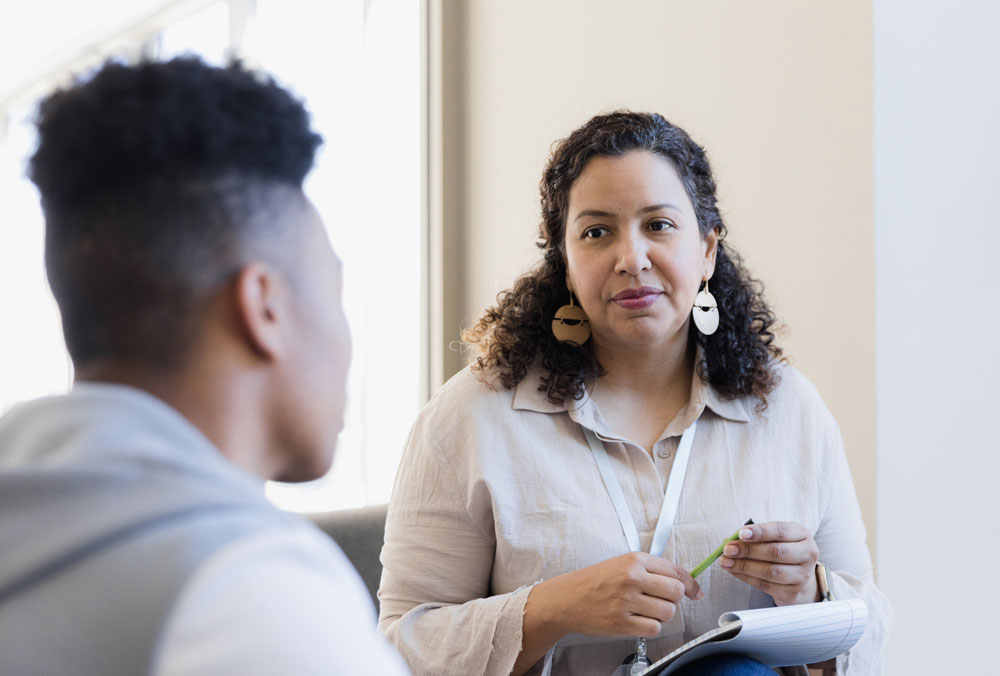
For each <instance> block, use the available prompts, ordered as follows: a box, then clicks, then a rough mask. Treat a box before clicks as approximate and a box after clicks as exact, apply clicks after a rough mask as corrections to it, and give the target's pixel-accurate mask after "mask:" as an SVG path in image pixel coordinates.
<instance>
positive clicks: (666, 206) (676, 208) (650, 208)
mask: <svg viewBox="0 0 1000 676" xmlns="http://www.w3.org/2000/svg"><path fill="white" fill-rule="evenodd" d="M663 209H673V210H674V211H681V208H680V207H679V206H677V205H676V204H671V203H670V202H664V203H663V204H650V205H649V206H648V207H643V208H642V209H639V213H640V214H648V213H649V212H651V211H661V210H663Z"/></svg>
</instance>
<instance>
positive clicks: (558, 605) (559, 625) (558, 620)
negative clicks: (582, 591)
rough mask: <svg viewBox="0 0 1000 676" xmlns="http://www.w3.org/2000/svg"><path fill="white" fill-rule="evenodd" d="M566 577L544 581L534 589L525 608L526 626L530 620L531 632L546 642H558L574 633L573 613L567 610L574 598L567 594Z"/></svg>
mask: <svg viewBox="0 0 1000 676" xmlns="http://www.w3.org/2000/svg"><path fill="white" fill-rule="evenodd" d="M563 577H565V575H559V576H557V577H553V578H549V579H548V580H543V581H542V582H539V583H537V584H536V585H535V586H534V587H532V589H531V592H530V593H529V594H528V600H527V602H526V603H525V607H524V618H525V624H526V625H527V624H528V623H529V620H530V625H531V627H530V628H531V630H532V631H534V632H536V633H537V634H538V636H539V638H542V639H543V640H544V642H546V643H548V642H549V641H551V643H552V645H555V643H556V641H558V640H559V639H560V638H562V637H563V636H565V635H566V634H569V633H570V632H572V631H573V627H572V617H573V613H572V612H571V611H570V609H569V608H567V605H568V602H569V601H570V599H572V598H573V596H572V595H571V594H567V593H565V591H564V590H563V589H562V588H563V586H564V585H563V584H562V582H563V580H562V579H561V578H563Z"/></svg>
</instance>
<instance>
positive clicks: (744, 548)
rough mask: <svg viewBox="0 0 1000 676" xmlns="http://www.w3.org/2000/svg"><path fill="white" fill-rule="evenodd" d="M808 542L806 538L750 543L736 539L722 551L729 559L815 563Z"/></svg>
mask: <svg viewBox="0 0 1000 676" xmlns="http://www.w3.org/2000/svg"><path fill="white" fill-rule="evenodd" d="M808 543H809V541H808V540H802V541H800V542H761V543H759V544H751V543H749V542H743V541H742V540H738V541H735V542H730V543H729V544H727V545H726V547H725V549H724V550H723V552H722V553H723V554H724V555H725V556H726V557H728V558H730V559H755V560H757V561H772V562H774V563H788V564H802V563H815V560H813V557H814V552H813V551H812V548H811V547H810V546H809V544H808Z"/></svg>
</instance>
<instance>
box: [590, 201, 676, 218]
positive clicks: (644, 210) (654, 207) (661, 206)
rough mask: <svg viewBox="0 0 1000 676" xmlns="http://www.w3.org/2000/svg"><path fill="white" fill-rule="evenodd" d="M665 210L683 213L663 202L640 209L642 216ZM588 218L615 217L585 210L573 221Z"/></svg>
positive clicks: (608, 213) (597, 210)
mask: <svg viewBox="0 0 1000 676" xmlns="http://www.w3.org/2000/svg"><path fill="white" fill-rule="evenodd" d="M663 209H673V210H674V211H682V209H681V208H680V207H679V206H677V205H676V204H672V203H670V202H663V203H662V204H650V205H649V206H648V207H642V208H641V209H639V212H638V213H640V214H648V213H650V212H652V211H661V210H663ZM586 216H597V217H598V218H614V217H615V215H614V214H612V213H611V212H610V211H601V210H600V209H584V210H583V211H581V212H580V213H578V214H577V215H576V218H574V219H573V221H574V222H575V221H578V220H580V219H581V218H584V217H586Z"/></svg>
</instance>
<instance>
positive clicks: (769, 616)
mask: <svg viewBox="0 0 1000 676" xmlns="http://www.w3.org/2000/svg"><path fill="white" fill-rule="evenodd" d="M867 626H868V606H866V605H865V603H864V601H861V600H859V599H850V600H845V601H827V602H824V603H806V604H803V605H797V606H783V607H781V608H760V609H756V610H734V611H732V612H729V613H725V614H724V615H722V617H720V618H719V628H718V629H713V630H711V631H709V632H706V633H704V634H702V635H701V636H699V637H698V638H696V639H694V640H693V641H689V642H687V643H685V644H684V645H682V646H681V647H680V648H678V649H677V650H675V651H673V652H672V653H670V654H669V655H667V656H666V657H664V658H662V659H660V660H658V661H657V662H656V663H654V664H652V665H651V666H650V667H649V668H648V669H646V670H645V671H643V672H642V674H641V675H640V676H667V675H668V674H671V673H673V672H674V671H675V670H677V669H679V668H681V667H682V666H684V665H685V664H688V663H689V662H693V661H694V660H696V659H699V658H702V657H705V656H707V655H714V654H716V653H739V654H741V655H746V656H748V657H752V658H754V659H756V660H758V661H760V662H763V663H764V664H766V665H767V666H769V667H787V666H790V665H793V664H812V663H814V662H822V661H824V660H828V659H830V658H832V657H836V656H837V655H840V654H841V653H844V652H847V651H848V650H850V648H851V646H853V645H854V644H855V643H857V642H858V639H860V638H861V635H862V634H864V633H865V627H867Z"/></svg>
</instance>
